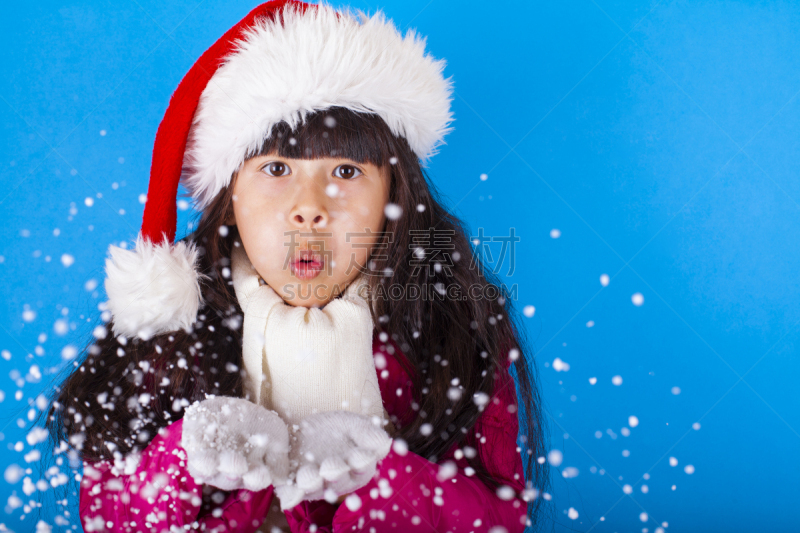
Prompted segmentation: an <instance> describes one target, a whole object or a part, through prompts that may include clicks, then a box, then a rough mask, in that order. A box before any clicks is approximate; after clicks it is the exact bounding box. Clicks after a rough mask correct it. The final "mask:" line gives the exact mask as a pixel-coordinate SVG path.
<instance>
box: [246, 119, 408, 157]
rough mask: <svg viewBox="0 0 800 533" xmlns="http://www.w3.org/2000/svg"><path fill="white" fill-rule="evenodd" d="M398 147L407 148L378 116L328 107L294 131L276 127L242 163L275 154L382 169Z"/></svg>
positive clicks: (285, 126) (284, 127)
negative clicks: (340, 160)
mask: <svg viewBox="0 0 800 533" xmlns="http://www.w3.org/2000/svg"><path fill="white" fill-rule="evenodd" d="M397 143H405V144H406V145H407V144H408V143H407V141H406V140H405V139H404V138H399V137H395V136H394V134H392V131H391V130H390V129H389V126H388V125H387V124H386V122H384V120H383V119H382V118H381V117H380V116H378V115H376V114H373V113H370V114H367V113H357V112H355V111H352V110H350V109H347V108H345V107H331V108H328V109H324V110H321V111H315V112H313V113H309V114H307V115H306V118H305V120H304V121H303V123H302V124H299V125H298V126H297V128H296V131H292V129H291V128H290V127H289V125H288V124H287V123H286V122H280V123H278V124H276V125H275V126H273V128H272V131H271V133H270V135H269V137H268V138H266V139H264V142H263V143H262V144H261V146H260V147H259V148H258V150H255V151H252V152H250V153H248V154H247V157H246V158H245V159H251V158H253V157H258V156H265V155H268V154H270V153H272V152H277V153H278V155H280V156H281V157H286V158H291V159H318V158H322V157H341V158H346V159H351V160H353V161H356V162H358V163H371V164H373V165H376V166H379V167H382V166H385V165H388V164H389V163H390V161H389V160H390V159H391V158H392V157H395V156H396V155H397Z"/></svg>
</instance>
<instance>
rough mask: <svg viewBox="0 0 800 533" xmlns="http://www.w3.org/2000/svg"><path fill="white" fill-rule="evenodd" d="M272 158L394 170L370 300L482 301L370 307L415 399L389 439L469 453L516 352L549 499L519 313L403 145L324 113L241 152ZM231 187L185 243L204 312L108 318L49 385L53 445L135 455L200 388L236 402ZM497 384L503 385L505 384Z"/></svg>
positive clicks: (360, 123) (533, 474) (424, 452)
mask: <svg viewBox="0 0 800 533" xmlns="http://www.w3.org/2000/svg"><path fill="white" fill-rule="evenodd" d="M330 118H332V119H333V120H334V121H335V122H333V123H332V122H331V121H330ZM333 124H335V126H334V127H331V126H332V125H333ZM273 152H277V153H278V154H280V156H282V157H286V158H306V159H313V158H319V157H334V156H337V157H344V158H348V159H352V160H354V161H357V162H361V163H364V162H369V163H372V164H374V165H377V166H380V167H385V168H386V167H388V168H390V169H391V187H390V199H389V201H390V202H392V203H394V204H396V205H398V206H400V208H401V210H402V216H400V217H397V218H395V217H390V218H387V221H386V227H385V229H384V232H382V236H381V241H380V243H381V247H382V248H376V249H382V250H385V251H386V252H385V253H383V252H382V253H381V254H378V255H377V256H376V257H375V258H373V259H371V263H370V265H369V267H370V268H369V272H368V279H369V283H370V289H371V291H373V293H374V294H376V295H379V294H387V291H388V289H389V288H390V287H409V286H416V287H420V288H423V289H424V288H430V287H434V288H436V289H437V291H440V290H443V291H445V292H446V293H448V294H453V293H452V292H451V291H453V290H457V291H459V293H460V294H461V295H467V294H481V295H483V296H484V297H481V298H477V299H476V298H451V297H439V298H436V297H433V298H415V299H410V298H405V297H401V298H391V297H385V298H382V297H377V298H373V302H374V303H373V306H372V315H373V323H374V324H375V331H376V333H380V332H385V333H386V334H388V335H390V337H391V339H392V340H393V341H394V344H395V345H396V346H398V347H400V350H401V353H400V354H397V355H396V357H397V359H398V361H399V362H400V364H401V365H402V366H403V367H404V369H405V370H406V372H407V373H408V375H409V377H410V378H412V380H413V389H414V397H415V398H416V400H417V401H415V402H414V403H413V407H414V409H415V410H416V411H417V412H418V413H417V414H418V416H416V417H414V419H413V421H411V422H410V423H408V424H407V425H405V426H403V425H402V424H400V421H399V420H396V419H393V422H394V424H395V426H396V429H397V433H396V434H395V436H394V437H395V438H401V439H403V440H405V441H406V442H407V443H408V447H409V450H411V451H413V452H415V453H417V454H419V455H421V456H423V457H426V458H428V459H430V460H432V461H434V462H435V461H436V460H437V458H440V457H442V456H443V455H444V454H445V453H446V452H447V451H448V450H449V449H450V448H451V447H452V446H453V445H454V444H463V445H469V446H471V447H473V448H475V449H480V448H481V447H480V446H479V445H478V443H477V442H475V434H474V432H473V431H471V430H472V429H473V427H474V426H475V423H476V421H477V420H478V417H479V416H480V414H481V412H480V411H479V407H478V405H476V402H474V401H473V398H474V397H475V394H476V393H485V394H487V395H488V396H489V397H490V398H491V397H492V394H493V393H494V392H496V384H495V380H496V379H497V377H498V376H499V375H501V372H500V371H501V370H503V371H504V367H505V364H506V361H507V360H508V358H509V354H510V352H511V350H517V352H516V353H518V354H519V356H518V357H516V358H514V357H512V359H513V361H514V362H513V363H512V369H513V370H512V371H513V372H514V373H515V374H516V378H517V379H516V382H517V385H518V387H519V391H518V397H519V404H520V405H519V410H518V413H519V417H520V418H519V420H520V432H521V435H522V436H521V437H520V440H521V442H522V451H523V453H522V455H523V458H524V461H523V462H524V464H525V465H526V467H525V470H526V478H527V482H528V487H532V488H535V489H536V490H538V491H541V492H544V491H546V490H547V488H548V487H549V473H548V468H547V463H546V462H544V463H539V462H538V461H537V458H539V457H543V456H544V455H545V451H546V449H545V437H546V431H545V428H544V426H543V424H542V409H541V405H540V402H541V398H540V396H539V391H538V385H537V381H536V378H537V374H536V366H535V362H534V359H533V354H532V353H531V351H530V349H529V348H528V346H527V341H526V338H525V335H524V329H523V328H521V327H520V325H519V318H518V313H517V312H516V310H515V308H514V305H513V302H512V300H510V299H508V298H507V297H506V295H504V293H503V291H502V290H501V289H500V284H499V283H498V282H497V279H496V277H495V275H494V274H493V273H492V272H491V271H489V270H487V269H485V268H484V267H483V265H482V264H481V262H480V260H479V258H476V257H474V253H473V249H472V247H471V245H470V243H469V238H468V233H467V231H466V228H465V227H464V225H463V223H462V222H461V221H460V220H459V219H458V218H456V217H455V216H454V215H452V214H451V213H449V212H448V211H447V210H446V209H445V208H444V207H443V206H442V205H441V203H440V201H439V197H440V195H439V192H438V191H437V189H436V188H435V187H434V185H433V184H432V183H430V180H429V178H428V176H427V175H426V173H425V172H424V170H423V169H422V167H421V165H420V162H419V159H418V158H417V157H416V155H415V154H414V152H413V151H412V150H411V148H410V147H409V145H408V143H407V141H406V140H405V139H404V138H402V137H398V136H395V135H393V134H392V132H391V131H390V129H389V127H388V125H387V124H386V123H385V122H384V121H383V120H382V119H381V118H380V117H379V116H378V115H375V114H367V113H355V112H353V111H350V110H347V109H344V108H338V107H334V108H330V109H327V110H324V111H320V112H315V113H311V114H309V115H308V116H307V117H306V119H305V121H304V122H303V123H302V124H300V125H298V126H297V128H296V129H295V130H294V131H292V130H291V129H290V127H289V126H288V124H286V123H285V122H282V123H279V124H277V125H276V126H275V127H274V128H273V130H272V134H271V135H270V136H269V138H267V139H266V140H265V141H264V142H263V143H262V145H261V146H260V147H259V149H258V150H255V151H253V152H252V153H250V154H248V156H247V157H248V158H251V157H256V156H260V155H267V154H269V153H273ZM235 177H236V176H233V178H234V179H235ZM232 190H233V187H232V186H228V187H226V188H225V189H224V190H222V191H221V192H220V193H219V194H218V195H217V197H216V198H215V199H214V200H213V202H212V203H211V205H210V206H209V207H208V208H206V209H205V210H204V211H203V213H201V214H200V216H199V221H198V222H197V224H196V229H195V230H194V231H192V232H191V233H190V234H189V235H187V236H186V237H185V238H184V239H183V240H187V241H192V242H194V244H195V245H196V246H197V247H198V249H199V251H200V254H199V256H200V257H199V267H198V268H199V270H200V271H201V272H202V273H203V274H205V275H206V276H208V278H207V279H205V280H204V281H203V282H202V294H203V300H204V304H203V305H202V307H201V309H200V311H199V313H198V320H197V322H196V323H195V324H194V326H193V327H192V328H191V331H188V332H187V331H183V330H180V331H176V332H171V333H166V334H161V335H157V336H155V337H153V338H150V339H148V340H141V339H138V338H132V339H123V338H118V337H116V336H114V335H113V334H111V331H112V326H113V324H112V322H109V323H107V324H106V329H107V331H108V335H106V336H105V338H102V339H93V342H92V343H91V344H90V345H89V346H88V348H87V350H86V352H87V353H86V354H85V359H84V360H83V362H82V364H81V365H80V366H79V367H78V368H77V370H75V371H74V372H73V373H72V374H71V375H69V376H68V377H67V378H66V379H65V381H64V383H63V385H62V386H61V387H60V388H57V390H56V394H55V398H54V400H55V403H54V404H53V407H52V408H51V409H50V412H49V413H48V420H47V424H48V426H49V428H50V432H51V437H52V439H53V442H54V443H60V442H62V441H66V442H69V443H70V445H71V446H74V447H75V448H76V449H78V450H79V451H80V453H81V454H82V457H83V458H84V459H85V460H88V461H98V460H103V459H105V460H113V459H114V457H115V455H116V457H117V458H119V457H121V456H124V455H125V454H127V453H130V452H133V451H137V450H141V449H143V448H144V447H145V446H146V445H147V443H148V442H149V441H150V440H151V439H152V438H153V436H154V435H155V433H156V432H157V431H158V429H159V428H162V427H165V426H167V425H169V424H170V423H172V422H174V421H175V420H178V419H179V418H180V417H181V416H182V414H183V408H184V407H186V406H187V405H189V404H190V403H192V402H194V401H196V400H202V399H204V397H205V396H204V395H205V394H206V393H209V394H216V395H225V396H241V395H242V394H243V386H242V384H243V374H242V372H244V370H243V365H242V347H241V346H242V339H241V335H242V332H241V328H240V327H239V326H240V324H241V316H242V311H241V308H240V307H239V303H238V301H237V299H236V296H235V293H234V291H233V288H232V282H231V280H230V279H229V277H226V276H225V275H223V269H224V268H225V267H229V266H230V251H231V247H232V246H233V243H234V241H236V240H237V239H238V232H237V231H236V227H235V226H232V227H230V228H229V231H228V232H224V231H223V232H220V231H219V228H220V226H221V225H223V224H224V221H225V220H226V219H228V218H229V217H231V215H232ZM420 231H424V232H428V233H429V234H430V232H432V231H436V232H443V233H441V234H442V235H447V240H446V241H447V242H446V246H445V247H442V246H441V243H440V242H439V241H437V240H436V239H429V241H426V242H422V243H420V241H419V239H415V238H414V236H415V235H419V233H415V232H420ZM223 234H224V235H223ZM419 248H422V254H421V253H420V251H419V250H418V249H419ZM443 254H448V256H449V257H450V258H452V261H450V262H449V263H440V265H439V266H438V267H435V268H429V265H426V264H424V262H423V263H422V264H423V266H422V267H419V265H420V264H421V262H420V259H419V258H420V257H424V258H432V260H433V261H439V260H440V259H442V258H444V257H446V256H445V255H443ZM431 266H435V265H431ZM226 272H227V271H226ZM437 291H432V292H437ZM468 291H472V292H468ZM487 295H488V296H491V297H488V296H487ZM454 378H458V382H457V383H458V384H459V385H460V386H461V387H462V390H461V394H460V397H459V398H457V399H451V396H448V390H449V389H450V388H451V387H452V383H453V380H454ZM503 386H510V387H512V388H513V387H514V382H513V381H510V382H509V383H505V384H504V385H503ZM455 396H457V395H453V396H452V397H453V398H455ZM426 423H427V424H431V425H432V426H433V431H432V432H427V431H426V432H425V434H426V435H428V436H425V435H423V433H422V432H421V431H420V428H421V426H422V425H423V424H426ZM468 460H469V461H470V465H471V466H472V467H473V468H474V469H475V471H476V475H477V476H478V477H479V478H480V479H481V480H482V481H483V482H484V483H485V484H486V485H487V486H488V487H490V488H492V489H496V488H497V487H498V481H497V480H496V479H495V478H494V477H492V475H491V472H490V471H489V469H488V468H487V467H486V465H485V464H484V462H483V460H482V459H481V454H475V455H474V457H471V458H469V459H468ZM542 500H543V499H542V498H541V497H539V498H533V499H531V501H529V504H528V516H529V518H530V519H531V522H532V523H533V525H534V526H537V525H539V524H538V522H539V520H538V518H539V516H540V511H542Z"/></svg>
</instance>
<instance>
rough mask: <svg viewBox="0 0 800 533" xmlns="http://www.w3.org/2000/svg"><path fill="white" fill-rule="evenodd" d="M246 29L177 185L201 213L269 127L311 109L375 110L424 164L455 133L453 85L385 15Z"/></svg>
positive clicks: (214, 89) (209, 90)
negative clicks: (189, 195)
mask: <svg viewBox="0 0 800 533" xmlns="http://www.w3.org/2000/svg"><path fill="white" fill-rule="evenodd" d="M313 7H315V8H310V9H307V10H306V11H305V13H300V12H299V11H298V10H297V8H295V7H293V6H292V5H289V6H287V7H286V8H285V10H284V11H283V23H281V21H280V20H273V19H269V18H263V19H259V20H257V21H256V23H255V24H254V26H253V27H251V28H248V29H246V30H244V37H243V39H242V40H240V41H238V42H237V46H236V48H235V49H234V52H232V53H231V54H229V55H228V56H226V57H225V59H224V64H222V65H221V66H220V67H219V68H218V69H217V71H216V72H215V73H214V75H213V77H212V78H211V80H210V81H209V83H208V85H207V86H206V88H205V89H204V90H203V93H202V96H201V97H200V102H199V104H198V107H197V110H196V113H195V115H194V119H193V122H192V128H191V130H190V132H189V138H188V141H187V148H186V150H185V154H184V161H183V174H182V176H181V179H182V181H183V183H184V185H185V186H186V187H187V189H188V190H189V191H190V193H191V194H192V196H193V197H194V199H195V201H196V203H197V207H198V208H199V209H204V208H205V207H206V206H208V204H209V203H210V202H211V200H212V199H213V198H214V197H215V196H216V195H217V193H218V192H219V191H220V190H222V189H223V188H224V187H226V186H227V185H228V184H229V183H230V180H231V177H232V175H233V173H234V172H235V171H236V170H237V169H238V168H239V167H240V165H241V164H242V163H243V162H244V158H245V155H246V154H247V153H248V152H251V151H253V150H255V149H257V148H258V147H259V146H260V144H261V143H262V141H263V140H264V138H266V136H267V135H269V133H270V132H271V129H272V126H274V125H275V124H277V123H279V122H281V121H286V122H287V123H288V124H289V125H290V126H291V127H292V128H294V127H296V126H297V125H298V124H302V123H303V122H304V121H305V117H306V115H307V114H308V113H309V112H314V111H318V110H323V109H328V108H330V107H334V106H341V107H345V108H348V109H351V110H353V111H356V112H365V113H376V114H378V115H379V116H380V117H381V118H383V120H384V121H385V122H386V124H387V125H388V126H389V128H390V129H391V131H392V133H393V134H395V135H397V136H399V137H404V138H405V139H406V140H407V141H408V143H409V145H410V146H411V148H412V149H413V150H414V152H415V153H416V154H417V156H418V157H419V158H420V159H421V160H422V162H423V164H424V163H425V161H426V160H427V159H428V158H430V157H431V156H432V155H434V154H435V153H436V149H437V147H438V146H439V145H440V144H442V143H443V140H442V139H443V137H444V136H445V135H446V134H447V133H448V132H450V131H451V130H452V128H449V127H448V125H449V124H450V122H452V120H453V119H452V113H451V111H450V102H451V93H452V82H451V80H450V78H447V79H444V77H443V76H442V71H443V69H444V66H445V62H444V60H436V59H434V58H432V57H431V56H430V55H426V54H425V39H424V38H423V37H419V36H417V34H416V33H415V31H414V30H409V31H408V32H407V34H406V36H405V37H403V36H402V35H401V34H400V32H399V31H398V30H397V28H395V26H394V24H393V23H392V22H391V21H387V20H386V19H385V17H384V15H383V13H381V12H380V11H378V12H377V13H376V14H375V15H373V16H372V17H368V16H367V15H365V14H364V13H362V12H360V11H359V17H360V19H361V20H359V19H358V18H356V17H355V16H354V15H351V14H350V13H345V12H337V11H336V10H335V9H334V8H333V7H331V6H329V5H325V4H322V3H321V4H318V5H317V6H313Z"/></svg>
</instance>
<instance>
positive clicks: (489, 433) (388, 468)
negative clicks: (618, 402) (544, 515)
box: [333, 365, 527, 533]
mask: <svg viewBox="0 0 800 533" xmlns="http://www.w3.org/2000/svg"><path fill="white" fill-rule="evenodd" d="M507 366H508V365H506V369H505V371H504V372H500V373H498V376H497V380H496V382H497V385H496V386H495V392H494V394H493V396H492V399H491V400H490V401H489V404H488V405H487V406H486V408H485V409H484V411H483V414H482V415H481V417H480V418H479V419H478V422H477V423H476V425H475V428H474V436H475V442H476V445H477V451H478V453H479V454H480V456H481V458H482V460H483V464H484V465H486V466H487V468H488V470H489V473H490V474H491V475H492V477H493V478H495V479H496V480H498V481H499V482H500V483H501V484H504V485H508V486H509V487H511V488H513V489H514V492H513V493H509V492H510V491H500V495H498V494H497V493H496V492H495V491H493V490H491V489H489V487H487V486H486V485H485V484H484V483H483V482H482V481H480V479H478V478H477V477H476V476H475V475H474V474H473V475H470V476H468V475H467V472H469V470H467V467H468V463H467V461H466V459H465V458H463V457H461V458H460V459H458V460H455V458H454V452H455V451H456V449H457V447H454V448H453V449H452V450H450V452H449V453H448V454H447V455H446V456H445V457H443V458H442V459H441V460H440V464H434V463H431V462H430V461H428V460H427V459H425V458H423V457H421V456H419V455H417V454H414V453H411V452H408V453H407V454H406V455H399V454H397V453H396V452H395V451H394V450H392V451H391V452H389V455H387V456H386V458H384V459H383V461H381V463H379V465H378V475H377V476H376V477H375V478H373V479H372V480H371V481H370V483H369V484H367V485H366V486H364V487H362V488H361V489H358V490H357V491H355V493H354V494H356V495H357V496H358V498H359V499H360V506H358V507H357V508H356V506H353V505H351V507H352V508H350V507H348V506H347V505H345V504H342V505H340V506H339V508H338V509H337V511H336V514H335V515H334V519H333V530H334V531H335V532H340V531H341V532H344V531H351V530H352V529H353V527H354V526H355V527H356V528H357V529H362V530H364V531H370V530H371V529H372V528H374V530H375V532H376V533H380V532H382V531H387V532H388V531H407V530H412V529H413V531H420V532H428V531H430V532H435V531H474V532H475V533H478V532H482V531H489V530H490V529H491V528H492V527H494V526H503V527H505V528H506V530H507V531H508V532H509V533H513V532H521V531H523V530H524V528H525V522H526V520H527V504H526V502H525V501H523V500H522V498H521V497H520V494H519V493H520V492H521V491H522V490H523V488H524V487H525V478H524V474H523V467H522V457H521V456H520V453H519V452H518V451H517V432H518V421H517V410H516V391H515V388H514V382H513V380H512V379H511V376H510V375H509V374H508V371H507ZM509 406H512V407H511V409H510V410H509ZM448 460H449V461H453V462H454V463H455V465H456V468H457V471H456V473H455V475H454V476H453V477H451V478H450V479H442V480H440V479H439V478H438V477H437V476H438V474H439V472H440V468H441V464H443V463H445V462H446V461H448ZM501 496H502V497H501ZM351 503H352V502H351ZM412 526H413V528H412Z"/></svg>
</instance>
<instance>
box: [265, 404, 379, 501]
mask: <svg viewBox="0 0 800 533" xmlns="http://www.w3.org/2000/svg"><path fill="white" fill-rule="evenodd" d="M295 427H296V428H298V429H297V430H296V431H294V435H293V441H292V451H291V453H290V462H291V469H292V471H293V472H295V473H296V475H295V476H294V479H293V480H290V481H289V482H287V483H286V484H285V485H280V486H278V485H276V487H275V494H276V495H277V496H278V498H279V499H280V501H281V509H282V510H284V511H285V510H287V509H290V508H292V507H294V506H295V505H297V504H298V503H300V502H301V501H304V500H321V499H322V498H326V499H328V500H329V501H330V500H332V499H333V498H335V497H338V496H342V495H346V494H349V493H350V492H352V491H354V490H356V489H358V488H361V487H363V486H364V485H366V484H367V483H369V480H370V479H371V478H372V476H373V475H374V474H375V467H376V465H377V462H378V461H380V460H381V459H383V458H384V457H386V455H387V454H388V453H389V450H390V448H391V446H392V439H391V438H390V437H389V435H387V434H386V432H385V431H384V430H383V429H382V428H380V427H379V426H377V425H375V424H373V423H372V420H371V419H370V417H366V416H362V415H358V414H356V413H352V412H349V411H329V412H325V413H317V414H313V415H310V416H308V417H306V418H304V419H303V420H302V421H300V424H299V426H295Z"/></svg>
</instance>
